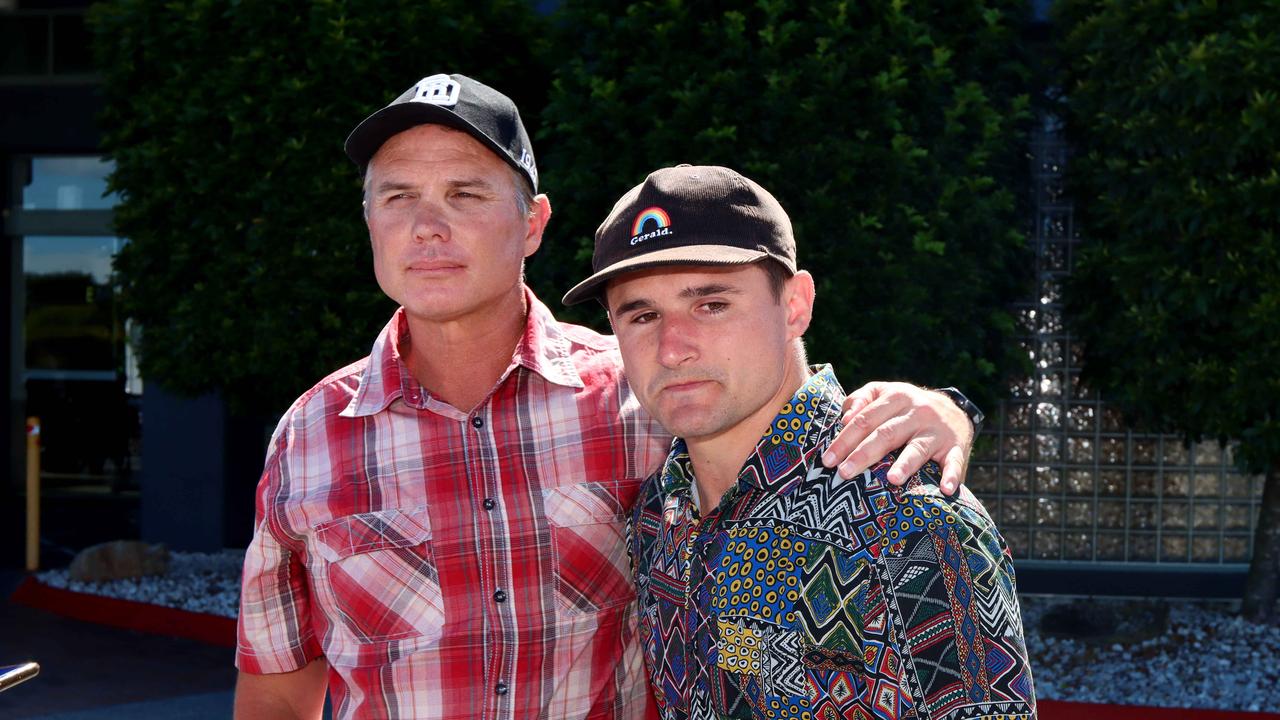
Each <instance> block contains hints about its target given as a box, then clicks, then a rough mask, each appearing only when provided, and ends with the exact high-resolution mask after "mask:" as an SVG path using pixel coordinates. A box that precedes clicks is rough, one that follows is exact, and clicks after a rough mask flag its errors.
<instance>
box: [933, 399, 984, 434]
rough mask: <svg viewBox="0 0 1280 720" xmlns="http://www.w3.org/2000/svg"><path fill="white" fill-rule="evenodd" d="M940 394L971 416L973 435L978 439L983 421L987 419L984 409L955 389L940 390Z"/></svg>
mask: <svg viewBox="0 0 1280 720" xmlns="http://www.w3.org/2000/svg"><path fill="white" fill-rule="evenodd" d="M938 392H940V393H942V394H943V395H946V396H947V397H949V398H951V402H953V403H955V404H956V407H958V408H960V409H961V410H963V411H964V414H965V415H968V416H969V422H971V423H973V434H974V436H975V437H976V436H977V434H978V431H979V430H981V429H982V421H983V420H984V419H986V417H987V416H986V415H984V414H983V413H982V409H981V408H979V407H978V406H977V405H974V404H973V401H972V400H970V399H969V398H967V397H965V396H964V393H962V392H960V391H959V390H957V389H955V388H953V387H945V388H938Z"/></svg>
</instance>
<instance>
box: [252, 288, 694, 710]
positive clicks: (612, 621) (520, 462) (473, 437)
mask: <svg viewBox="0 0 1280 720" xmlns="http://www.w3.org/2000/svg"><path fill="white" fill-rule="evenodd" d="M527 297H528V299H529V320H528V324H527V328H526V331H525V334H524V337H523V338H522V340H521V342H520V344H519V346H518V347H517V349H516V352H515V355H514V356H513V358H512V361H511V365H510V367H509V368H508V370H507V372H506V373H505V374H504V375H503V377H502V379H501V380H500V381H499V383H498V385H497V387H496V388H495V389H494V391H493V393H492V394H491V395H490V396H489V397H488V398H487V399H486V400H485V401H484V402H483V403H482V404H481V405H480V406H479V407H477V408H476V409H475V410H474V411H473V412H471V413H469V414H468V413H464V412H461V411H459V410H457V409H455V408H453V407H452V406H450V405H448V404H446V403H443V402H441V401H440V400H438V399H435V398H433V397H431V396H430V395H429V394H428V393H427V392H426V391H425V390H424V389H423V388H422V387H421V385H419V384H418V383H417V381H416V380H414V378H413V376H412V375H411V374H410V373H409V372H408V369H407V368H406V367H405V365H404V364H403V363H402V361H401V359H400V352H399V348H400V345H401V343H402V342H403V341H404V340H405V339H406V337H407V332H408V329H407V328H408V326H407V323H406V320H405V317H404V311H403V310H400V311H397V313H396V315H395V316H394V317H393V318H392V319H391V322H390V323H388V325H387V326H386V328H385V329H384V330H383V331H382V333H381V334H380V335H379V336H378V339H377V341H376V342H375V343H374V346H373V351H372V353H371V355H370V356H369V357H368V358H366V359H364V360H362V361H360V362H357V363H355V364H354V365H351V366H349V367H347V368H344V369H342V370H339V371H338V372H336V373H334V374H333V375H330V376H329V377H327V378H325V379H324V380H322V381H321V382H320V383H319V384H317V385H316V386H315V387H313V388H312V389H311V390H310V391H308V392H307V393H306V394H304V395H303V396H302V397H301V398H299V399H298V401H297V402H296V403H294V405H293V406H292V407H291V408H290V409H289V411H288V412H287V413H286V414H285V416H284V417H283V418H282V419H281V421H280V425H279V426H278V427H277V429H276V432H275V436H274V437H273V439H272V442H271V448H270V451H269V454H268V457H267V463H266V469H265V471H264V473H263V476H262V480H261V481H260V482H259V485H258V500H257V527H256V529H255V533H254V539H253V542H252V544H251V545H250V547H249V550H248V553H247V555H246V558H245V568H244V580H243V587H242V593H241V605H240V620H239V643H238V644H239V647H238V651H237V657H236V664H237V666H238V667H239V668H240V669H241V670H243V671H245V672H250V673H276V672H288V671H292V670H296V669H298V668H301V667H302V666H303V665H306V664H307V663H308V662H310V661H312V660H314V659H316V658H319V657H321V656H323V657H324V658H325V659H326V660H327V661H328V663H329V667H330V675H329V689H330V697H331V701H332V703H333V707H334V709H335V716H337V717H343V718H354V717H360V718H383V717H388V718H534V717H539V718H541V717H547V718H601V719H606V718H607V719H611V720H612V719H614V718H635V717H642V716H644V715H645V712H646V702H647V699H648V696H649V693H648V691H647V688H646V685H645V679H644V678H645V672H644V666H643V660H642V657H641V654H640V648H639V645H638V643H637V638H636V624H637V619H636V614H635V606H634V600H635V591H634V588H633V587H632V584H631V574H630V568H629V566H628V561H627V555H626V547H625V544H624V536H623V532H624V529H623V525H624V522H625V518H626V516H627V511H628V510H629V508H630V506H631V504H632V502H633V501H634V500H635V498H636V495H637V493H638V491H639V487H640V484H641V482H642V481H643V480H644V478H645V477H646V476H647V475H648V474H649V473H650V472H652V471H653V470H654V469H655V468H656V467H657V466H658V465H659V464H660V463H661V460H662V458H663V457H664V456H665V454H666V451H667V447H668V445H669V440H670V438H669V436H667V435H666V434H665V433H664V432H663V431H662V429H661V427H660V426H658V425H657V423H655V422H654V421H653V420H652V419H651V418H650V417H649V416H648V415H647V414H646V413H645V412H644V411H643V410H642V409H641V408H640V406H639V404H638V402H637V401H636V399H635V397H634V396H633V395H632V393H631V391H630V389H629V388H628V386H627V384H626V382H625V380H624V379H623V377H622V361H621V358H620V356H619V355H618V351H617V345H616V343H615V342H614V340H613V338H611V337H605V336H601V335H599V334H597V333H594V332H592V331H590V330H587V329H584V328H581V327H577V326H574V325H568V324H563V323H559V322H557V321H556V320H555V319H554V318H553V317H552V316H551V313H550V311H549V310H547V308H546V307H545V306H543V305H542V303H540V302H539V301H538V300H537V299H536V298H535V297H534V296H533V294H532V293H528V292H527ZM419 350H421V351H425V352H430V348H419Z"/></svg>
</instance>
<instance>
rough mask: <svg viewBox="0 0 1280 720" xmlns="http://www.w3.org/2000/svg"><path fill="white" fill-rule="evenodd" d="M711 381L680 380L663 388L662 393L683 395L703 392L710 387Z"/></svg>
mask: <svg viewBox="0 0 1280 720" xmlns="http://www.w3.org/2000/svg"><path fill="white" fill-rule="evenodd" d="M710 384H711V381H710V380H680V381H678V382H673V383H668V384H666V385H664V386H663V387H662V392H669V393H682V392H693V391H695V390H701V389H702V388H704V387H706V386H707V385H710Z"/></svg>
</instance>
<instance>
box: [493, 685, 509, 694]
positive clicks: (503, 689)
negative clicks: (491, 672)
mask: <svg viewBox="0 0 1280 720" xmlns="http://www.w3.org/2000/svg"><path fill="white" fill-rule="evenodd" d="M493 693H494V694H495V695H506V694H507V684H506V683H504V682H500V683H498V684H497V685H494V686H493Z"/></svg>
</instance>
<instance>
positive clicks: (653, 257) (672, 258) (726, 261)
mask: <svg viewBox="0 0 1280 720" xmlns="http://www.w3.org/2000/svg"><path fill="white" fill-rule="evenodd" d="M769 257H773V256H772V255H770V254H769V253H767V252H764V251H761V250H748V249H746V248H736V247H728V246H725V245H684V246H682V247H673V248H667V249H665V250H656V251H654V252H651V253H645V254H643V255H639V256H637V257H633V258H630V259H628V260H623V261H621V262H616V263H614V264H612V265H610V266H609V267H607V268H605V269H603V270H601V271H600V272H598V273H596V274H594V275H592V276H591V277H589V278H587V279H586V280H583V281H582V282H580V283H578V284H577V285H574V286H573V289H571V290H570V291H569V292H567V293H565V294H564V297H563V298H562V299H561V302H563V303H564V304H565V305H577V304H578V303H580V302H585V301H587V300H590V299H592V298H595V297H600V296H602V295H603V294H604V288H605V285H606V284H607V283H608V282H609V280H611V279H613V278H615V277H617V276H618V275H622V274H625V273H629V272H635V271H637V270H647V269H649V268H653V267H661V266H663V265H749V264H751V263H753V262H756V261H759V260H763V259H765V258H769Z"/></svg>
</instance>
